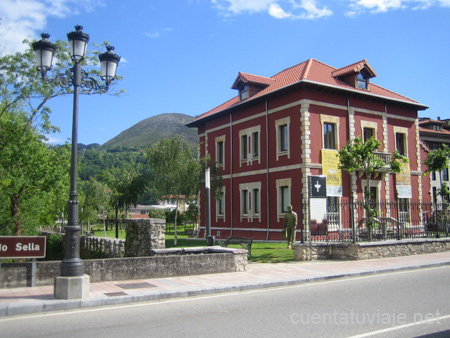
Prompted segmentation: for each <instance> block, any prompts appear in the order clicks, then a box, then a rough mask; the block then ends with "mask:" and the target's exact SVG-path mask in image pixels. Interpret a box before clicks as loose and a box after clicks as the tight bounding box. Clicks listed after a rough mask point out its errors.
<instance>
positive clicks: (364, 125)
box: [361, 121, 378, 141]
mask: <svg viewBox="0 0 450 338" xmlns="http://www.w3.org/2000/svg"><path fill="white" fill-rule="evenodd" d="M364 128H368V129H373V130H374V134H375V135H374V137H375V139H377V140H378V136H377V135H378V123H376V122H372V121H361V139H362V140H363V141H364Z"/></svg>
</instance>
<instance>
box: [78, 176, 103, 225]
mask: <svg viewBox="0 0 450 338" xmlns="http://www.w3.org/2000/svg"><path fill="white" fill-rule="evenodd" d="M107 204H108V195H107V187H106V185H105V184H103V183H102V182H99V181H97V180H96V179H94V178H93V177H91V178H90V179H89V181H88V182H87V183H86V184H85V186H84V201H83V203H81V205H82V207H83V213H82V220H84V221H86V222H87V231H89V229H90V222H91V221H95V220H98V215H99V214H101V213H102V212H103V210H105V207H106V205H107Z"/></svg>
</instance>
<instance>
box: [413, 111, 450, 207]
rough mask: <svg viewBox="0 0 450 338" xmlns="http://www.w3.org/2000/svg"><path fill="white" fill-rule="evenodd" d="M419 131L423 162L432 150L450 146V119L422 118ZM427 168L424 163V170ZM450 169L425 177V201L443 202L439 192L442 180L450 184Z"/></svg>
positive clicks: (436, 204)
mask: <svg viewBox="0 0 450 338" xmlns="http://www.w3.org/2000/svg"><path fill="white" fill-rule="evenodd" d="M419 132H420V139H421V141H422V144H421V158H422V162H423V161H424V160H425V159H426V158H427V155H428V153H429V152H430V151H433V150H436V149H439V148H440V147H442V145H443V144H445V145H447V147H450V120H449V119H446V120H441V119H440V118H438V120H433V119H430V118H427V117H424V118H421V119H420V121H419ZM426 170H427V168H426V166H425V165H423V167H422V171H423V172H425V171H426ZM449 180H450V177H449V170H448V169H444V170H443V171H442V172H433V173H431V174H429V175H426V177H425V178H424V179H423V198H422V199H423V201H430V202H431V203H432V204H433V205H434V206H440V205H441V204H442V198H441V196H440V194H439V189H440V188H441V182H446V183H447V185H449V183H450V182H449Z"/></svg>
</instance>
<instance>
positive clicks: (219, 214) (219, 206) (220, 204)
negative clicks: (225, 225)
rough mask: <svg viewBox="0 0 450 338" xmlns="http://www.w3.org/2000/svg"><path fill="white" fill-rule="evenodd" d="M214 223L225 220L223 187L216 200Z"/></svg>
mask: <svg viewBox="0 0 450 338" xmlns="http://www.w3.org/2000/svg"><path fill="white" fill-rule="evenodd" d="M215 200H216V221H217V220H219V219H221V220H225V187H222V191H221V194H220V197H219V198H216V199H215Z"/></svg>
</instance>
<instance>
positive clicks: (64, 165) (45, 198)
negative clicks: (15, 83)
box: [0, 111, 70, 235]
mask: <svg viewBox="0 0 450 338" xmlns="http://www.w3.org/2000/svg"><path fill="white" fill-rule="evenodd" d="M0 122H1V125H0V128H1V129H0V148H1V156H0V193H1V194H2V195H4V196H7V199H8V201H7V202H8V205H9V209H10V212H9V217H7V218H6V220H7V221H6V220H5V221H4V222H5V223H4V224H3V227H4V229H3V232H7V231H8V230H7V229H8V228H9V229H10V231H11V228H12V231H11V232H12V233H13V234H15V235H20V234H21V233H22V212H23V207H22V206H23V205H24V203H26V202H27V201H30V200H32V199H33V198H34V197H37V196H39V197H40V200H39V201H38V200H37V199H34V200H35V201H36V202H39V203H40V205H41V208H43V207H44V205H45V204H46V203H45V202H47V207H48V206H49V205H48V202H50V201H55V199H54V198H53V197H57V196H60V193H61V192H68V182H69V166H70V152H69V150H68V149H67V147H57V148H51V147H49V146H48V145H46V144H45V143H44V142H43V140H42V136H41V135H40V134H39V133H37V132H36V131H35V130H34V129H33V128H32V129H28V130H25V131H24V126H25V125H26V124H27V120H26V114H24V113H22V114H19V113H13V114H12V113H10V112H9V111H8V112H5V113H4V114H3V116H2V117H1V119H0ZM56 199H57V198H56ZM55 205H58V203H57V202H56V203H55ZM47 210H49V209H47ZM41 211H43V210H39V212H37V213H36V215H35V222H34V226H37V225H38V224H37V221H38V220H39V218H40V217H41V216H42V215H43V213H41ZM59 211H60V210H59ZM57 212H58V211H56V210H55V209H54V208H53V212H52V213H51V214H52V215H53V217H55V215H56V214H57ZM40 214H41V215H40ZM47 216H48V215H47ZM11 225H13V227H11Z"/></svg>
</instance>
